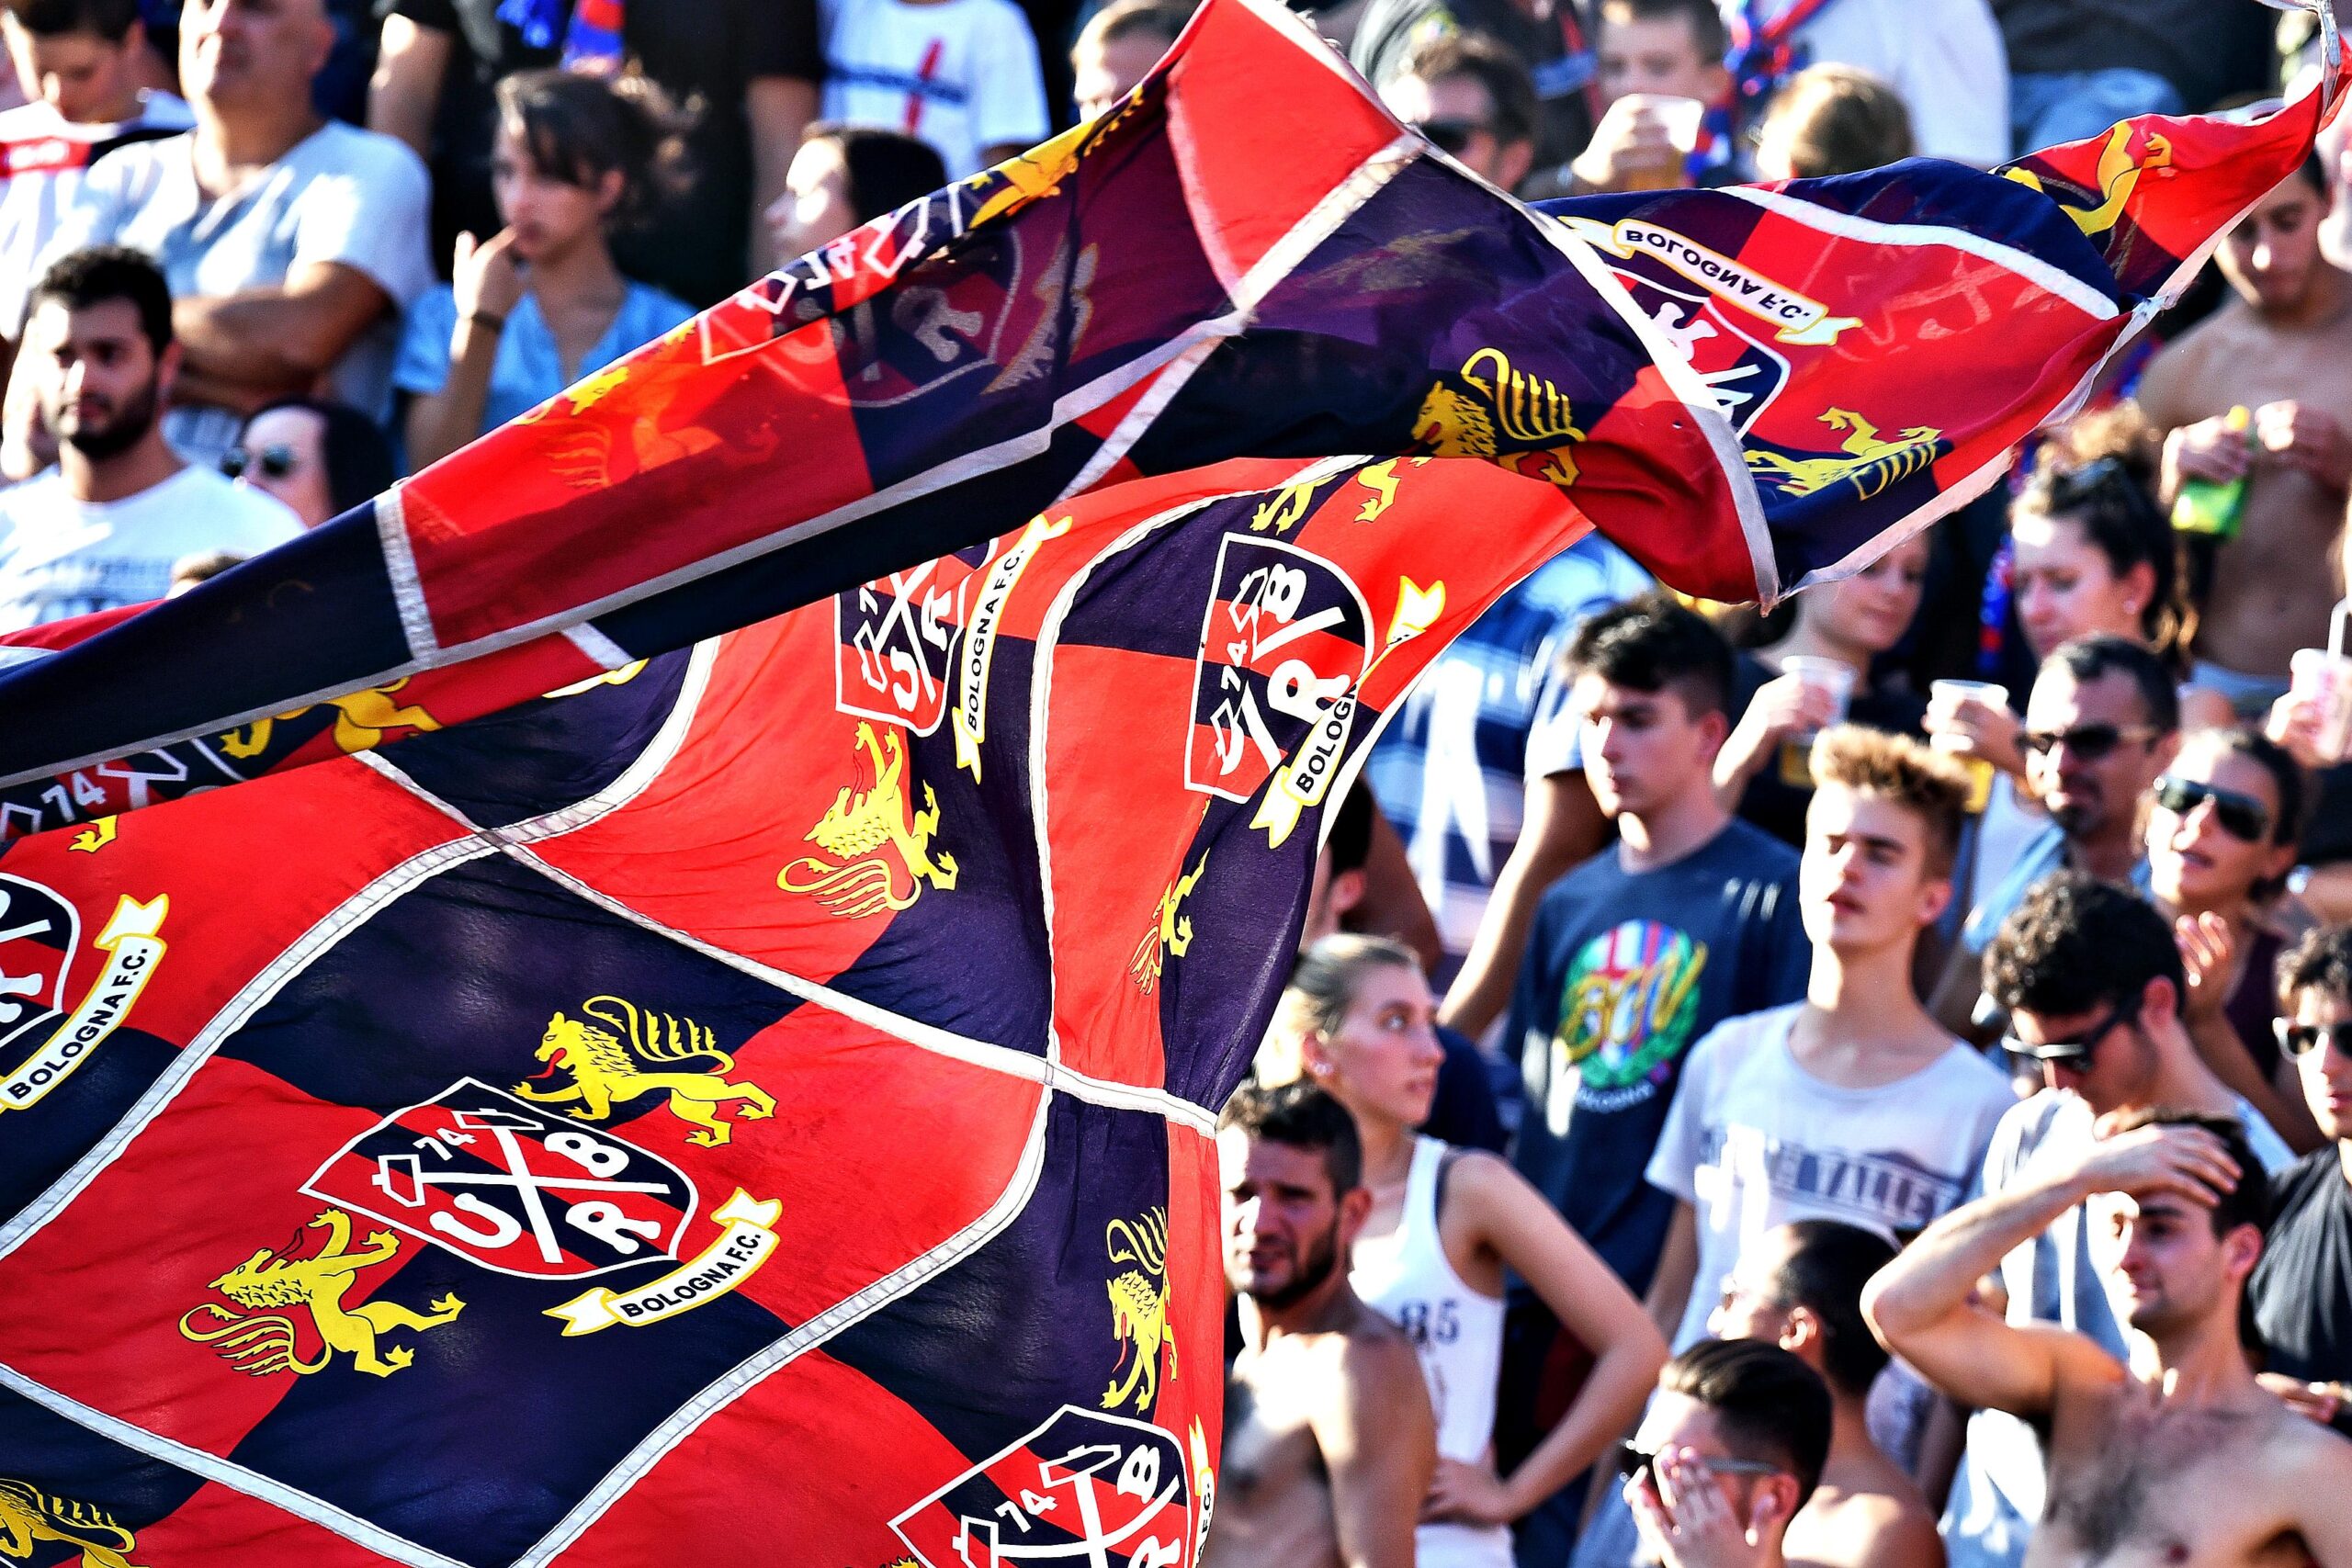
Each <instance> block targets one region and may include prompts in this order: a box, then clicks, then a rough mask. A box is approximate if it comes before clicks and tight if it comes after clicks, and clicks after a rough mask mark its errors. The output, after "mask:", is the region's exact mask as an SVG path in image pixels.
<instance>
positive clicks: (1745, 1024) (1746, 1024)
mask: <svg viewBox="0 0 2352 1568" xmlns="http://www.w3.org/2000/svg"><path fill="white" fill-rule="evenodd" d="M1803 1006H1804V1003H1802V1002H1790V1003H1787V1004H1785V1005H1784V1006H1781V1007H1776V1008H1766V1009H1764V1010H1762V1011H1760V1012H1744V1013H1739V1014H1737V1015H1736V1016H1734V1017H1731V1018H1727V1019H1724V1021H1722V1022H1720V1023H1718V1024H1716V1025H1715V1026H1714V1027H1713V1029H1710V1030H1709V1031H1707V1032H1706V1033H1704V1034H1702V1035H1701V1036H1700V1037H1699V1043H1697V1044H1696V1045H1693V1046H1691V1055H1689V1056H1687V1057H1685V1058H1684V1060H1683V1064H1682V1081H1683V1082H1684V1083H1685V1084H1686V1085H1687V1084H1689V1083H1691V1081H1692V1079H1693V1077H1694V1076H1696V1077H1698V1078H1700V1079H1702V1080H1703V1079H1704V1078H1705V1077H1706V1076H1707V1074H1708V1073H1709V1072H1710V1071H1713V1073H1714V1074H1716V1075H1717V1076H1721V1075H1723V1074H1726V1073H1730V1072H1734V1071H1736V1070H1737V1069H1738V1068H1739V1067H1740V1066H1743V1065H1744V1064H1746V1063H1747V1062H1749V1061H1751V1060H1753V1059H1754V1058H1755V1057H1756V1055H1757V1054H1758V1052H1760V1051H1763V1050H1765V1049H1766V1048H1768V1047H1770V1045H1772V1044H1774V1043H1777V1042H1779V1041H1781V1040H1783V1039H1786V1038H1787V1036H1788V1032H1789V1027H1790V1025H1791V1024H1792V1023H1793V1022H1794V1021H1796V1015H1797V1010H1798V1009H1799V1008H1801V1007H1803Z"/></svg>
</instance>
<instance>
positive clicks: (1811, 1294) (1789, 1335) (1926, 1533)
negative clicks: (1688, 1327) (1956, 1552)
mask: <svg viewBox="0 0 2352 1568" xmlns="http://www.w3.org/2000/svg"><path fill="white" fill-rule="evenodd" d="M1894 1254H1895V1248H1894V1243H1892V1242H1890V1241H1888V1240H1887V1239H1886V1238H1885V1237H1883V1236H1881V1235H1877V1234H1876V1233H1875V1232H1872V1231H1867V1230H1864V1229H1862V1228H1861V1227H1860V1226H1858V1225H1849V1224H1840V1223H1839V1222H1838V1221H1836V1220H1797V1221H1794V1222H1792V1223H1791V1224H1784V1225H1775V1226H1774V1227H1773V1228H1772V1229H1770V1230H1769V1231H1766V1232H1765V1233H1764V1234H1763V1235H1760V1236H1758V1238H1757V1239H1756V1240H1755V1242H1754V1243H1753V1244H1751V1245H1750V1246H1748V1247H1745V1248H1743V1249H1742V1250H1741V1252H1740V1255H1739V1267H1738V1268H1736V1269H1734V1270H1733V1271H1732V1276H1731V1278H1730V1279H1729V1280H1725V1281H1724V1294H1723V1300H1722V1302H1721V1303H1718V1304H1717V1306H1716V1307H1715V1310H1714V1314H1713V1316H1711V1317H1709V1318H1708V1320H1707V1324H1708V1328H1709V1330H1710V1332H1712V1333H1713V1334H1716V1335H1718V1336H1720V1337H1723V1338H1725V1339H1760V1340H1763V1341H1764V1342H1765V1343H1766V1344H1768V1345H1778V1346H1779V1347H1780V1348H1781V1349H1783V1350H1786V1351H1788V1352H1789V1353H1790V1354H1791V1355H1792V1356H1794V1357H1796V1358H1797V1359H1799V1360H1801V1361H1803V1362H1804V1364H1805V1365H1806V1366H1808V1367H1811V1368H1812V1369H1813V1370H1814V1371H1816V1372H1819V1373H1820V1374H1821V1378H1822V1381H1823V1382H1826V1383H1827V1384H1828V1385H1829V1394H1830V1398H1831V1401H1832V1413H1831V1416H1830V1425H1829V1457H1828V1458H1827V1459H1826V1460H1824V1461H1822V1466H1821V1484H1820V1486H1819V1487H1818V1488H1817V1489H1816V1490H1815V1492H1814V1495H1813V1498H1812V1500H1811V1501H1810V1502H1808V1503H1806V1504H1805V1506H1804V1507H1802V1508H1800V1509H1798V1510H1797V1517H1795V1518H1793V1519H1792V1520H1790V1521H1789V1538H1788V1551H1789V1555H1790V1556H1791V1557H1792V1558H1793V1559H1795V1560H1796V1561H1797V1562H1806V1563H1817V1564H1819V1565H1820V1568H1942V1562H1943V1542H1942V1541H1941V1540H1939V1539H1938V1538H1937V1536H1936V1516H1935V1515H1934V1513H1933V1512H1931V1511H1930V1510H1929V1509H1928V1504H1927V1500H1926V1499H1925V1498H1923V1497H1921V1496H1920V1495H1919V1488H1918V1487H1917V1485H1915V1484H1913V1483H1912V1480H1911V1478H1910V1477H1909V1476H1908V1475H1905V1473H1904V1472H1903V1468H1902V1466H1900V1465H1898V1464H1896V1463H1895V1462H1894V1460H1892V1459H1890V1458H1888V1457H1887V1453H1886V1450H1884V1449H1883V1448H1881V1447H1880V1446H1879V1445H1878V1443H1877V1442H1876V1441H1875V1440H1874V1439H1873V1438H1871V1422H1870V1417H1869V1414H1868V1405H1869V1402H1870V1395H1871V1388H1872V1386H1873V1385H1875V1384H1876V1383H1877V1382H1878V1381H1879V1377H1880V1374H1881V1373H1883V1372H1884V1371H1886V1369H1887V1367H1888V1365H1889V1362H1888V1359H1887V1354H1886V1351H1885V1349H1884V1348H1883V1347H1882V1346H1881V1345H1880V1344H1879V1342H1878V1341H1877V1339H1875V1338H1874V1337H1871V1329H1870V1325H1869V1324H1868V1323H1866V1322H1864V1321H1863V1318H1862V1288H1863V1287H1864V1286H1865V1285H1867V1284H1869V1283H1870V1280H1871V1276H1872V1275H1873V1274H1876V1273H1877V1272H1878V1271H1879V1270H1880V1269H1883V1268H1885V1267H1886V1266H1887V1265H1888V1264H1889V1263H1892V1262H1894Z"/></svg>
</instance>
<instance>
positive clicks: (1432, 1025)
mask: <svg viewBox="0 0 2352 1568" xmlns="http://www.w3.org/2000/svg"><path fill="white" fill-rule="evenodd" d="M1303 1045H1304V1049H1303V1050H1302V1051H1301V1053H1300V1055H1301V1058H1302V1060H1303V1062H1304V1064H1305V1066H1306V1071H1307V1074H1308V1076H1310V1077H1313V1078H1314V1079H1315V1081H1316V1082H1317V1083H1319V1084H1321V1085H1322V1086H1323V1087H1324V1088H1325V1089H1329V1090H1330V1091H1331V1093H1332V1094H1333V1095H1334V1096H1335V1097H1337V1098H1338V1099H1339V1100H1340V1102H1341V1103H1342V1104H1344V1105H1346V1106H1347V1107H1348V1108H1349V1109H1350V1110H1363V1111H1372V1112H1373V1113H1374V1114H1376V1115H1378V1116H1381V1117H1383V1118H1385V1119H1387V1120H1391V1121H1395V1122H1401V1123H1403V1124H1404V1125H1406V1126H1408V1127H1414V1126H1419V1124H1420V1123H1421V1122H1425V1121H1427V1120H1429V1114H1430V1104H1431V1102H1432V1101H1434V1100H1436V1098H1437V1070H1438V1067H1439V1066H1440V1064H1442V1062H1443V1061H1444V1060H1445V1047H1444V1046H1443V1045H1442V1044H1440V1043H1438V1038H1437V999H1436V998H1434V997H1432V996H1431V995H1430V986H1429V982H1428V981H1427V980H1424V979H1423V978H1421V972H1420V970H1419V969H1418V968H1411V967H1408V966H1407V965H1405V964H1366V965H1365V966H1364V967H1363V970H1362V971H1361V973H1360V974H1359V975H1358V976H1357V978H1356V983H1355V993H1354V995H1353V996H1351V998H1349V1000H1348V1010H1347V1012H1346V1014H1345V1016H1343V1017H1342V1018H1341V1019H1340V1027H1339V1029H1338V1031H1337V1032H1333V1033H1328V1034H1327V1033H1325V1032H1323V1031H1321V1030H1319V1029H1317V1030H1313V1031H1310V1032H1308V1034H1307V1036H1306V1040H1305V1041H1304V1042H1303Z"/></svg>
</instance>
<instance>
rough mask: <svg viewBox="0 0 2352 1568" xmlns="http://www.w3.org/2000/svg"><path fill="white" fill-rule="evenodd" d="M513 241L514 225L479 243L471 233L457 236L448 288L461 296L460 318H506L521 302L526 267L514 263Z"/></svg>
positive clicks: (458, 297) (459, 301)
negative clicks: (455, 251) (512, 227)
mask: <svg viewBox="0 0 2352 1568" xmlns="http://www.w3.org/2000/svg"><path fill="white" fill-rule="evenodd" d="M514 243H515V231H514V230H512V229H501V230H500V231H498V232H497V233H495V234H492V236H491V237H490V238H489V239H488V240H485V241H481V242H480V243H477V242H476V241H475V239H474V237H473V236H472V235H471V234H460V235H458V251H457V255H456V257H455V258H454V260H453V261H452V262H451V265H450V272H449V291H450V292H451V293H452V294H454V295H456V296H457V299H458V320H459V321H464V320H465V319H466V318H467V317H469V316H497V317H500V318H501V319H503V318H504V317H506V316H507V315H509V314H510V313H512V312H513V310H514V309H515V306H516V305H518V304H520V303H522V299H523V269H522V268H521V267H520V266H517V265H515V257H514V254H513V249H512V248H513V246H514Z"/></svg>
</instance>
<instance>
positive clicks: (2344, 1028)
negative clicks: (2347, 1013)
mask: <svg viewBox="0 0 2352 1568" xmlns="http://www.w3.org/2000/svg"><path fill="white" fill-rule="evenodd" d="M2270 1031H2271V1032H2272V1033H2274V1034H2276V1035H2277V1036H2278V1049H2279V1050H2281V1051H2284V1052H2285V1053H2286V1054H2287V1055H2290V1056H2308V1055H2311V1054H2312V1052H2313V1051H2315V1050H2317V1049H2318V1048H2319V1043H2320V1042H2321V1041H2322V1040H2324V1041H2326V1042H2327V1043H2328V1044H2329V1045H2330V1046H2331V1047H2333V1048H2334V1049H2335V1054H2336V1055H2339V1056H2352V1023H2289V1022H2288V1021H2286V1020H2285V1019H2283V1018H2274V1019H2272V1020H2271V1021H2270Z"/></svg>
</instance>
